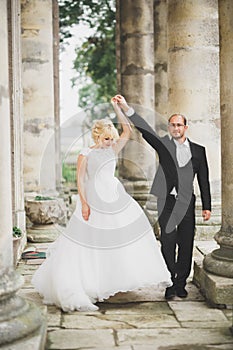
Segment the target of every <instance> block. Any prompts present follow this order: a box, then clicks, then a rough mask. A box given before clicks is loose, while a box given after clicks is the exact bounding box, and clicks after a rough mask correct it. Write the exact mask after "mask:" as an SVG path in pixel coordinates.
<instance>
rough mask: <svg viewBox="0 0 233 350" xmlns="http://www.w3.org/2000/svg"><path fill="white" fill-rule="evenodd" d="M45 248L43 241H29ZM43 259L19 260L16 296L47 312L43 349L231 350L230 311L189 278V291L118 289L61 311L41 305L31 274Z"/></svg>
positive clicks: (38, 247)
mask: <svg viewBox="0 0 233 350" xmlns="http://www.w3.org/2000/svg"><path fill="white" fill-rule="evenodd" d="M33 246H36V248H37V250H39V251H45V250H46V248H47V244H42V243H40V244H33ZM42 261H43V260H39V259H38V260H32V259H31V260H21V261H20V263H19V265H18V267H17V270H18V271H19V272H20V273H21V274H22V275H23V276H24V279H25V284H24V286H23V288H22V289H21V290H20V291H19V294H20V295H21V296H23V297H25V298H26V299H28V300H30V301H33V302H34V303H36V304H37V305H38V306H39V307H40V308H41V309H42V310H43V312H44V313H45V314H46V316H47V326H48V328H47V343H46V349H56V350H60V349H66V350H68V349H76V350H78V349H80V350H81V349H88V350H94V349H101V350H113V349H119V350H207V349H208V350H214V349H222V350H223V349H224V350H230V349H231V350H232V349H233V336H232V334H231V332H230V330H229V327H230V326H231V325H232V309H230V308H222V309H218V308H216V307H213V306H211V305H208V303H207V302H206V301H205V300H204V298H203V297H202V295H201V294H200V293H199V291H198V289H197V288H196V287H195V286H194V285H193V284H192V282H191V278H190V281H189V283H188V285H187V290H188V292H189V295H188V297H187V299H185V300H182V299H180V298H178V297H176V298H175V299H174V300H172V301H169V302H167V301H165V300H164V291H163V290H154V289H152V288H143V289H139V290H138V291H137V292H130V293H119V294H117V295H115V296H114V297H112V298H110V299H109V300H108V301H107V302H105V303H101V304H99V307H100V308H99V310H98V311H95V312H72V313H64V312H62V311H61V310H60V309H58V308H56V307H55V306H48V307H47V306H45V305H43V304H42V301H41V298H40V296H39V295H38V294H37V293H36V292H35V291H34V289H33V287H32V285H31V277H32V274H33V273H34V271H35V270H36V269H37V268H38V265H39V264H41V262H42Z"/></svg>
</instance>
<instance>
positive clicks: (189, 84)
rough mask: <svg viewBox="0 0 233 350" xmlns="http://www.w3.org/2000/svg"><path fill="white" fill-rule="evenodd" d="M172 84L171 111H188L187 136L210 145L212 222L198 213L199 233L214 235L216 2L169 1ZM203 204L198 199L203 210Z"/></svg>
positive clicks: (217, 195)
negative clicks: (206, 220) (205, 219)
mask: <svg viewBox="0 0 233 350" xmlns="http://www.w3.org/2000/svg"><path fill="white" fill-rule="evenodd" d="M168 87H169V89H168V92H169V94H168V114H169V115H171V114H173V113H181V114H184V115H186V117H187V119H188V124H189V129H188V134H187V135H188V137H190V139H191V140H193V141H194V142H197V143H200V144H202V145H204V146H205V147H206V152H207V158H208V163H209V169H210V183H211V194H212V202H213V211H212V218H211V220H210V221H209V222H208V223H205V224H204V223H203V220H202V218H201V217H200V219H199V217H198V224H199V225H198V230H197V237H198V236H199V235H200V233H204V234H206V231H207V229H208V227H207V225H208V226H209V225H212V226H211V227H210V229H209V236H211V237H212V236H213V234H214V233H215V232H216V230H217V229H218V228H219V226H220V211H219V204H220V200H221V172H220V170H221V165H220V103H219V33H218V1H217V0H212V1H209V0H201V1H196V0H168ZM195 186H196V184H195ZM195 192H196V193H197V194H198V188H196V191H195ZM199 204H200V198H199V197H198V200H197V207H198V208H199V209H200V213H201V207H200V206H199ZM217 224H218V225H219V226H218V225H217ZM203 225H204V227H205V228H204V229H203ZM216 225H217V227H216ZM199 230H200V233H199Z"/></svg>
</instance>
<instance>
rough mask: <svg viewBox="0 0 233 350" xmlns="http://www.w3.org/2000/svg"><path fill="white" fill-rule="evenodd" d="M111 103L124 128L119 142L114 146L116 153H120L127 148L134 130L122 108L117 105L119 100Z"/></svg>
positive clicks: (113, 99)
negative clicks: (126, 145)
mask: <svg viewBox="0 0 233 350" xmlns="http://www.w3.org/2000/svg"><path fill="white" fill-rule="evenodd" d="M111 103H112V106H113V108H114V111H115V113H116V116H117V119H118V121H119V123H120V124H121V126H122V132H121V134H120V137H119V139H118V140H117V142H116V144H115V145H114V146H113V149H114V150H115V152H116V153H119V152H120V150H121V149H122V148H123V147H124V146H125V144H126V142H127V141H128V140H129V138H130V134H131V131H132V128H131V125H130V122H129V120H128V119H127V118H126V116H125V115H124V113H123V112H122V110H121V108H120V106H119V105H118V103H117V99H116V98H115V97H113V98H112V99H111Z"/></svg>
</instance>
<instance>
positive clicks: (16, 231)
mask: <svg viewBox="0 0 233 350" xmlns="http://www.w3.org/2000/svg"><path fill="white" fill-rule="evenodd" d="M12 234H13V237H21V236H22V231H21V229H20V228H19V227H17V226H14V227H13V233H12Z"/></svg>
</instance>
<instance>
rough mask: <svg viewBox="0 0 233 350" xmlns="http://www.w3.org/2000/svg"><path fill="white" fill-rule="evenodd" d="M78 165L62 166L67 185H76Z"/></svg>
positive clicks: (66, 164) (64, 164) (65, 164)
mask: <svg viewBox="0 0 233 350" xmlns="http://www.w3.org/2000/svg"><path fill="white" fill-rule="evenodd" d="M76 171H77V170H76V165H75V164H68V163H63V164H62V176H63V177H64V179H65V180H66V182H67V183H75V184H76Z"/></svg>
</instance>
